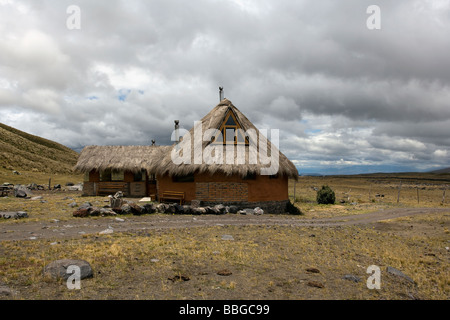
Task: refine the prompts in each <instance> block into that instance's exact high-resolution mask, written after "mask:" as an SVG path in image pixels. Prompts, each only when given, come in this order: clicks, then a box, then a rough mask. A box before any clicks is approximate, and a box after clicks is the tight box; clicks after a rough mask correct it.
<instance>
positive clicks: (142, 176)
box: [134, 170, 145, 181]
mask: <svg viewBox="0 0 450 320" xmlns="http://www.w3.org/2000/svg"><path fill="white" fill-rule="evenodd" d="M134 181H145V171H144V170H141V171H138V172H136V173H135V174H134Z"/></svg>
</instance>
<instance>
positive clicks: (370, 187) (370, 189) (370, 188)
mask: <svg viewBox="0 0 450 320" xmlns="http://www.w3.org/2000/svg"><path fill="white" fill-rule="evenodd" d="M370 191H372V185H370V186H369V202H370Z"/></svg>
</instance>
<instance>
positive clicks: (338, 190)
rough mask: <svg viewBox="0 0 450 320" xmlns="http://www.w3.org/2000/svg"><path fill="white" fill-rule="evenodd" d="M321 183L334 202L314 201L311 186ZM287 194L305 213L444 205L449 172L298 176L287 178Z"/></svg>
mask: <svg viewBox="0 0 450 320" xmlns="http://www.w3.org/2000/svg"><path fill="white" fill-rule="evenodd" d="M322 185H328V186H330V187H331V188H332V189H333V191H334V192H335V194H336V205H335V206H320V205H317V203H316V193H317V192H316V191H315V190H314V188H319V189H320V188H321V186H322ZM294 186H295V187H294ZM294 189H295V195H294ZM444 191H445V201H444V202H443V196H444ZM289 198H290V199H291V201H292V202H293V201H294V198H295V202H296V205H297V206H298V207H299V208H300V209H301V210H302V212H304V213H308V215H309V216H320V217H325V216H326V217H328V216H336V215H341V214H348V213H349V212H350V213H366V212H368V211H373V210H377V209H382V208H388V207H393V206H394V207H446V206H449V205H450V174H429V173H398V174H386V173H383V174H381V173H380V174H367V175H355V176H325V177H300V178H299V181H297V182H295V181H294V180H290V181H289ZM341 201H342V202H343V203H342V204H341ZM330 208H332V210H330Z"/></svg>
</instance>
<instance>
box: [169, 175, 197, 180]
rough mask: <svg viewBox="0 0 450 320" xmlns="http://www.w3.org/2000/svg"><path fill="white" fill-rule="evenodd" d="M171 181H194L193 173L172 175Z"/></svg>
mask: <svg viewBox="0 0 450 320" xmlns="http://www.w3.org/2000/svg"><path fill="white" fill-rule="evenodd" d="M172 181H173V182H194V175H193V174H189V175H185V176H173V178H172Z"/></svg>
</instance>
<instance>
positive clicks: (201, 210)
mask: <svg viewBox="0 0 450 320" xmlns="http://www.w3.org/2000/svg"><path fill="white" fill-rule="evenodd" d="M192 214H206V209H205V208H203V207H199V208H192Z"/></svg>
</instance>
